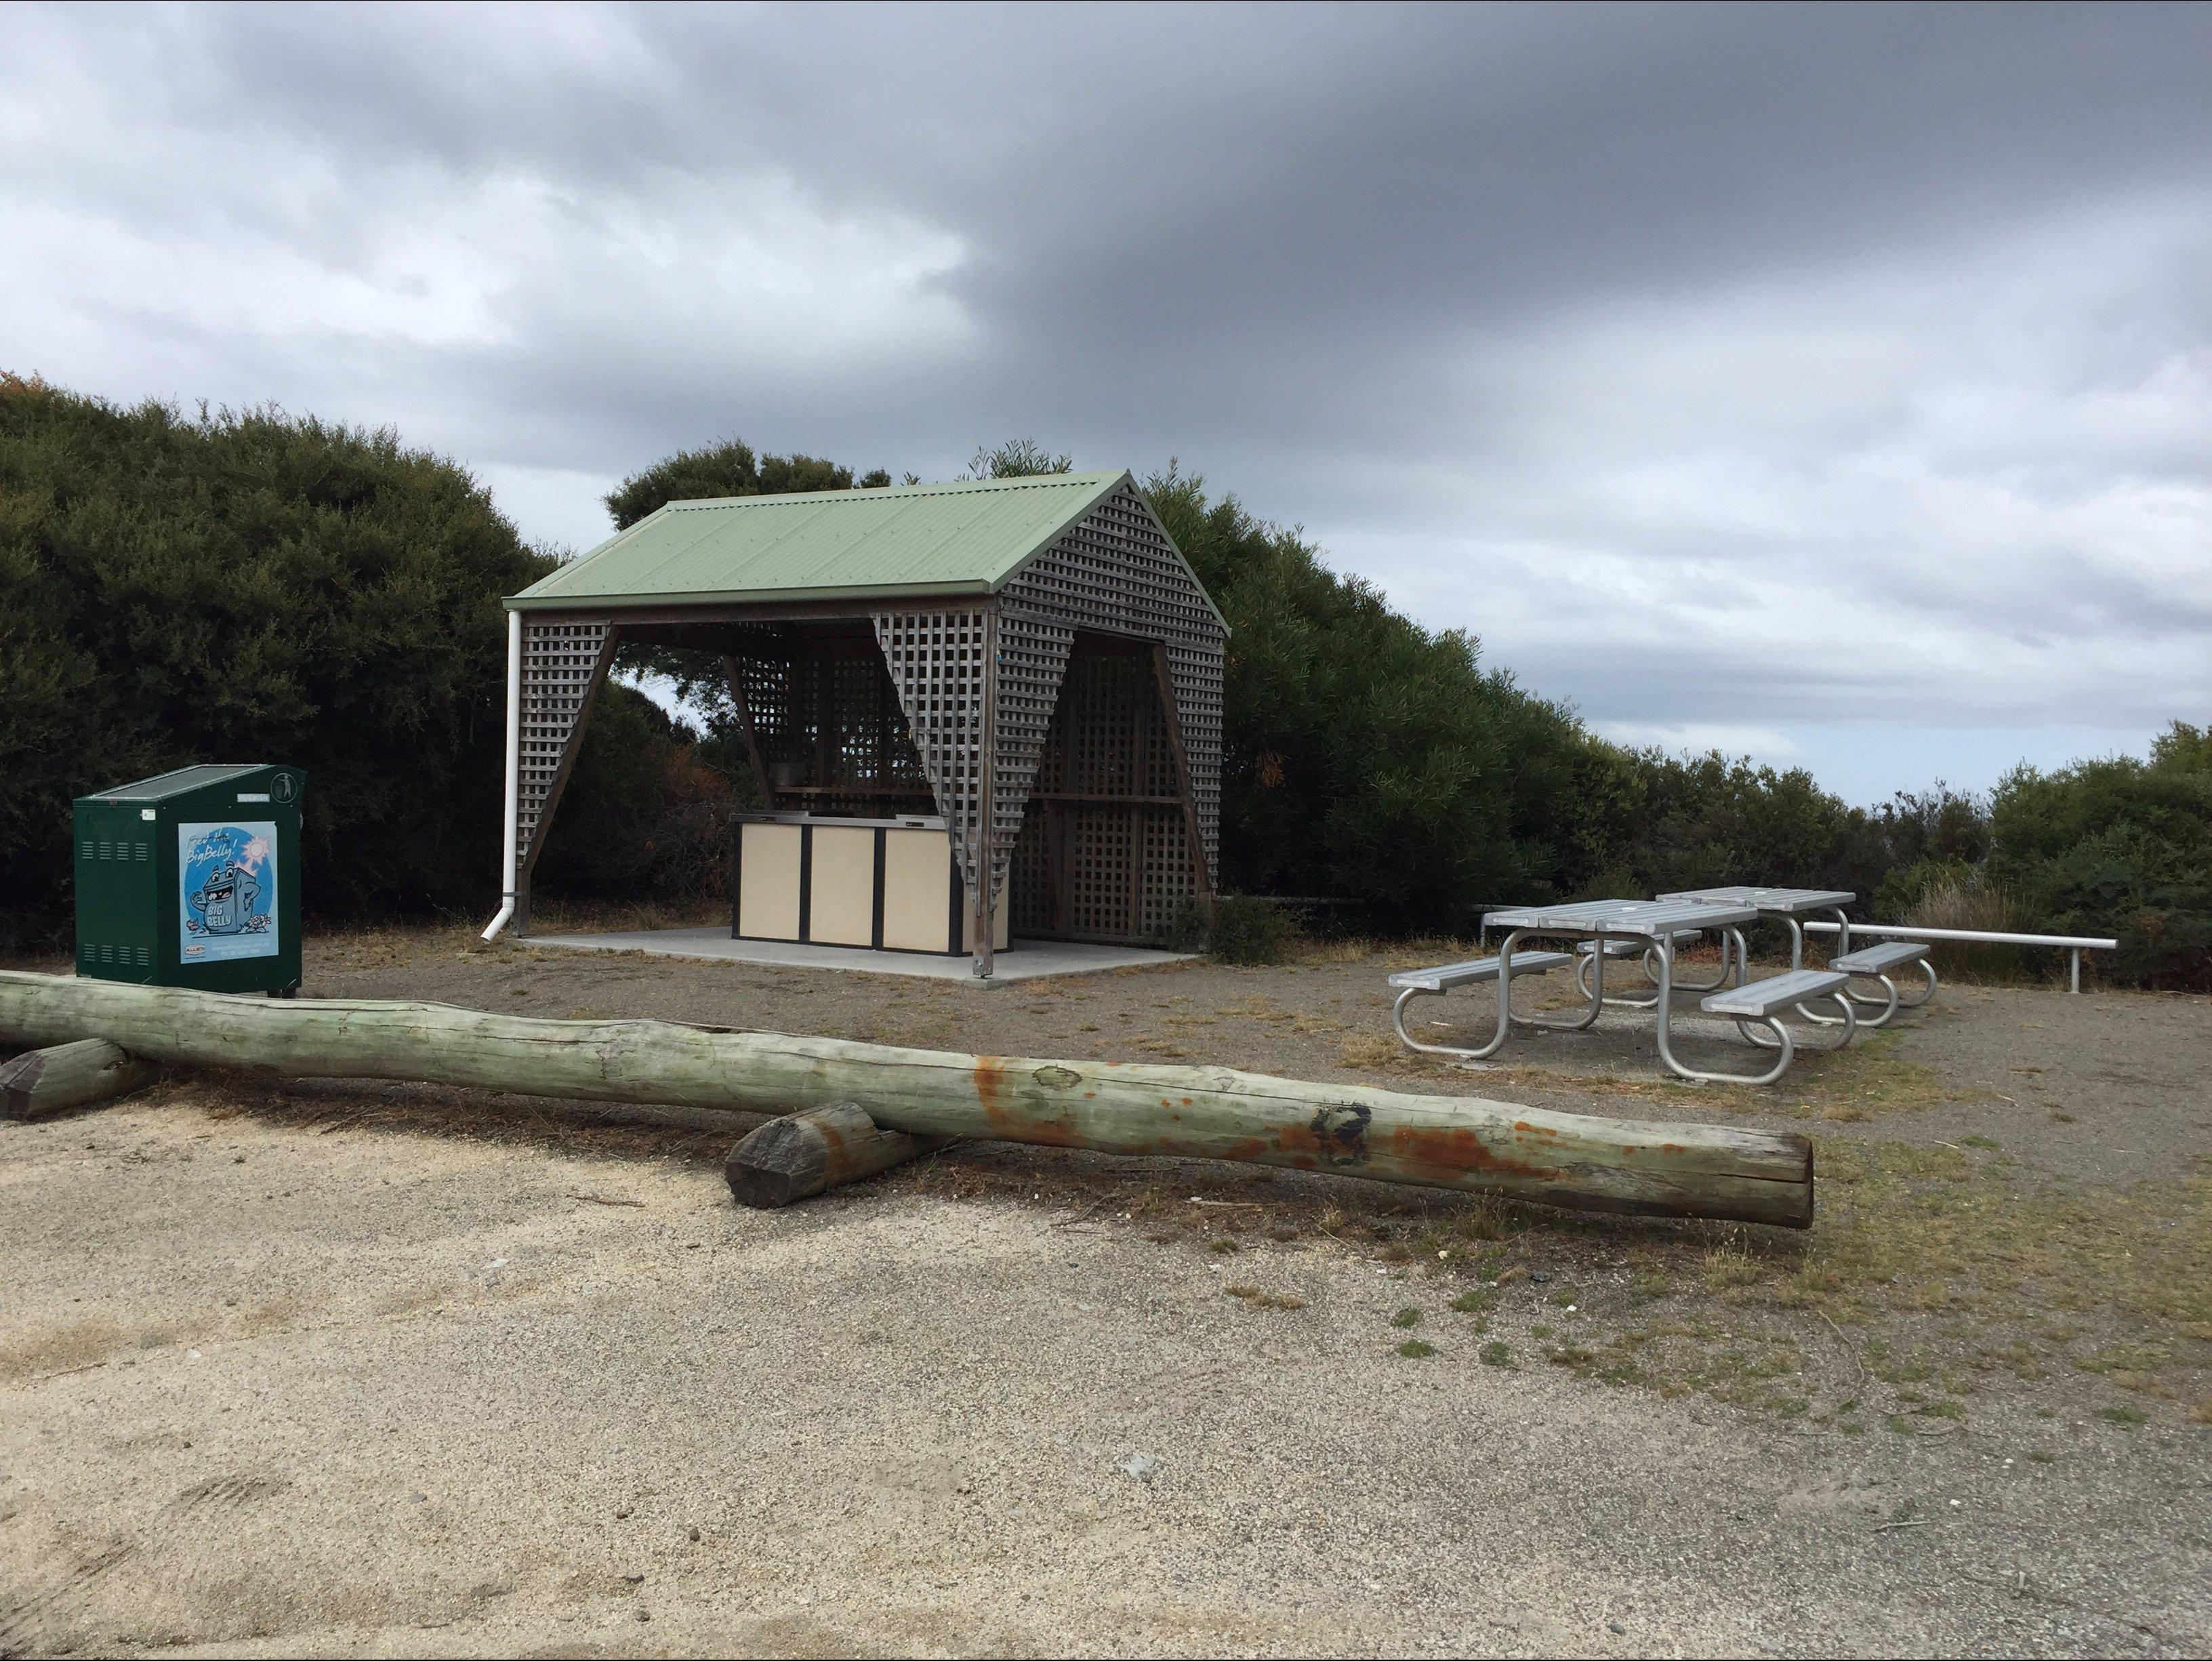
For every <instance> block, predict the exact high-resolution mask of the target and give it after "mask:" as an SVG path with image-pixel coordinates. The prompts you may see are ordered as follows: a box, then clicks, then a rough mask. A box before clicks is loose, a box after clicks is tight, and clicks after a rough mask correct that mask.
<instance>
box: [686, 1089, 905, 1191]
mask: <svg viewBox="0 0 2212 1661" xmlns="http://www.w3.org/2000/svg"><path fill="white" fill-rule="evenodd" d="M936 1146H938V1142H937V1139H935V1138H934V1137H928V1136H909V1135H907V1134H906V1133H905V1132H904V1131H902V1130H885V1129H883V1128H882V1127H880V1126H879V1125H878V1124H877V1123H876V1122H875V1121H874V1120H873V1119H872V1118H870V1117H869V1116H868V1115H867V1111H866V1109H864V1108H862V1107H861V1106H860V1104H858V1103H855V1102H833V1103H832V1104H830V1105H829V1106H828V1107H812V1108H809V1109H807V1110H806V1111H805V1112H804V1113H793V1114H789V1115H787V1116H785V1117H783V1118H781V1119H771V1120H769V1122H768V1123H766V1124H764V1125H763V1126H762V1127H761V1128H760V1129H758V1130H756V1131H754V1132H753V1133H752V1134H751V1135H749V1136H747V1137H746V1138H745V1139H744V1141H741V1142H739V1143H738V1145H737V1146H736V1147H733V1148H732V1149H731V1150H730V1157H729V1159H728V1161H727V1163H726V1164H725V1165H723V1167H722V1175H723V1176H724V1177H726V1178H727V1179H728V1182H729V1184H730V1192H731V1193H732V1195H734V1196H736V1198H737V1201H738V1204H739V1205H749V1206H752V1207H755V1208H757V1209H759V1210H763V1211H774V1210H776V1209H777V1208H781V1207H783V1206H787V1205H789V1204H791V1202H793V1201H794V1200H808V1199H811V1198H813V1196H816V1195H817V1194H821V1193H824V1192H826V1191H828V1190H829V1189H833V1188H842V1187H843V1186H844V1185H845V1184H846V1183H857V1182H859V1181H860V1179H861V1178H862V1177H872V1176H874V1175H875V1174H876V1173H877V1172H878V1171H888V1170H890V1168H891V1167H892V1166H893V1165H903V1164H905V1163H906V1161H908V1159H913V1158H914V1157H915V1155H916V1154H917V1153H925V1152H927V1150H928V1149H930V1148H931V1147H936Z"/></svg>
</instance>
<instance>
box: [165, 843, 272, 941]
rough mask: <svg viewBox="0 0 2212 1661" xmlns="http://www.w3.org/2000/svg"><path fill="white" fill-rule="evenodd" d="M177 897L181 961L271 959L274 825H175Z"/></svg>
mask: <svg viewBox="0 0 2212 1661" xmlns="http://www.w3.org/2000/svg"><path fill="white" fill-rule="evenodd" d="M177 899H178V904H179V922H180V923H181V927H179V929H178V930H177V945H178V957H179V960H180V961H182V962H185V963H220V962H222V961H223V960H224V959H225V958H273V957H275V956H276V951H277V939H276V935H277V930H276V825H275V824H271V823H270V822H269V821H267V820H258V821H249V822H247V823H246V824H180V825H179V826H178V827H177Z"/></svg>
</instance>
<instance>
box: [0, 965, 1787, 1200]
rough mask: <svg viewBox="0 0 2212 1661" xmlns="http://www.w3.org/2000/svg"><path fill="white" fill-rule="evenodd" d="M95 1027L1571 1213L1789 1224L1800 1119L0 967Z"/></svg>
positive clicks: (464, 1077)
mask: <svg viewBox="0 0 2212 1661" xmlns="http://www.w3.org/2000/svg"><path fill="white" fill-rule="evenodd" d="M83 1037H105V1038H107V1039H109V1040H110V1041H111V1042H113V1043H119V1044H121V1045H122V1046H123V1047H124V1048H125V1049H126V1050H130V1051H131V1052H132V1053H133V1054H134V1055H137V1056H143V1057H144V1058H146V1059H148V1060H151V1061H160V1062H184V1063H189V1064H191V1065H195V1066H201V1067H222V1068H241V1069H246V1070H249V1071H256V1072H262V1073H274V1074H289V1075H293V1076H299V1077H319V1078H343V1077H367V1078H381V1079H413V1080H422V1081H424V1082H428V1083H433V1084H445V1085H457V1086H471V1087H476V1088H480V1089H485V1090H503V1091H520V1092H527V1093H530V1094H534V1095H541V1096H556V1097H568V1098H576V1099H580V1100H586V1101H635V1102H661V1103H669V1104H678V1105H687V1106H694V1107H705V1108H723V1109H734V1110H747V1111H752V1112H763V1113H778V1114H781V1113H792V1112H798V1111H801V1110H805V1109H807V1108H813V1107H827V1106H829V1105H830V1104H833V1103H836V1102H842V1101H852V1100H859V1101H865V1102H866V1103H867V1104H868V1113H869V1116H870V1117H871V1118H872V1119H873V1120H874V1121H875V1123H877V1124H878V1125H880V1126H882V1127H884V1128H885V1129H891V1130H902V1131H905V1132H907V1133H908V1134H909V1135H917V1136H971V1137H983V1138H988V1139H996V1140H999V1141H1014V1142H1030V1143H1036V1144H1039V1145H1042V1146H1045V1147H1082V1148H1091V1149H1094V1150H1096V1151H1097V1152H1100V1153H1127V1154H1177V1155H1182V1156H1186V1157H1191V1158H1198V1159H1242V1160H1249V1161H1250V1162H1252V1163H1254V1164H1257V1165H1279V1166H1286V1167H1289V1168H1291V1169H1293V1170H1298V1171H1328V1172H1331V1173H1334V1174H1335V1175H1338V1176H1344V1177H1364V1178H1369V1179H1371V1180H1374V1181H1377V1182H1390V1183H1417V1184H1420V1185H1422V1186H1425V1187H1431V1188H1448V1189H1463V1190H1469V1191H1476V1192H1487V1193H1496V1194H1505V1195H1510V1196H1513V1197H1515V1198H1517V1199H1523V1200H1534V1201H1539V1202H1543V1203H1546V1204H1549V1205H1559V1206H1570V1207H1575V1208H1581V1209H1584V1210H1594V1211H1616V1212H1633V1213H1640V1214H1649V1215H1656V1216H1681V1217H1717V1218H1729V1219H1734V1220H1740V1221H1744V1222H1756V1223H1772V1224H1777V1225H1779V1226H1784V1227H1790V1228H1804V1227H1807V1226H1810V1224H1811V1222H1812V1220H1813V1151H1812V1145H1811V1143H1809V1142H1808V1141H1806V1139H1805V1138H1804V1137H1802V1136H1798V1135H1787V1134H1779V1133H1773V1132H1767V1131H1760V1130H1747V1129H1736V1128H1735V1127H1731V1126H1723V1125H1698V1124H1667V1123H1644V1122H1639V1121H1635V1120H1627V1119H1607V1118H1598V1117H1595V1116H1585V1115H1580V1114H1572V1113H1557V1112H1551V1111H1547V1110H1544V1109H1541V1108H1529V1107H1517V1106H1515V1105H1514V1104H1510V1103H1508V1102H1494V1101H1486V1100H1483V1099H1481V1098H1474V1097H1464V1096H1413V1095H1404V1094H1400V1093H1398V1092H1394V1091H1388V1090H1379V1089H1376V1088H1373V1087H1371V1086H1361V1085H1319V1084H1306V1083H1304V1082H1301V1081H1300V1080H1295V1079H1277V1078H1270V1077H1268V1076H1267V1075H1265V1074H1253V1073H1239V1072H1235V1071H1232V1070H1231V1069H1230V1068H1217V1067H1155V1066H1146V1065H1139V1064H1133V1063H1122V1062H1072V1061H1040V1060H1030V1059H1022V1058H1016V1057H1011V1056H963V1055H957V1054H952V1053H950V1052H947V1051H943V1050H903V1049H893V1048H890V1047H889V1046H885V1045H881V1044H867V1043H848V1042H846V1041H844V1040H842V1039H836V1038H805V1037H790V1036H787V1035H786V1034H783V1033H777V1032H748V1031H738V1030H735V1029H732V1028H727V1027H705V1026H680V1025H673V1024H671V1023H669V1022H665V1021H622V1020H593V1021H550V1020H538V1019H531V1018H529V1017H526V1016H518V1015H497V1014H492V1013H488V1012H486V1011H483V1010H477V1009H460V1008H455V1007H452V1006H450V1005H447V1004H432V1003H400V1002H382V1001H363V1000H354V999H319V1000H312V1001H311V1000H308V999H305V998H302V999H300V1000H299V1001H295V1002H283V1001H270V1000H265V999H248V998H229V997H225V996H223V995H221V994H219V993H211V992H194V991H188V990H185V989H181V988H177V987H160V986H131V985H127V984H125V983H121V982H117V981H100V980H89V979H88V980H77V979H74V978H71V977H62V976H52V975H35V974H29V973H26V972H23V971H20V970H0V1043H8V1042H14V1043H27V1044H52V1043H67V1042H69V1041H70V1040H72V1039H76V1038H83Z"/></svg>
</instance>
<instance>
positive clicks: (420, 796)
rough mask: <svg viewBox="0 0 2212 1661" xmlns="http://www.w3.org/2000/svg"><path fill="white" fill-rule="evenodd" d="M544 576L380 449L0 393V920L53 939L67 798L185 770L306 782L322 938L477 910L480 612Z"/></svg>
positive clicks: (490, 628)
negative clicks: (272, 774)
mask: <svg viewBox="0 0 2212 1661" xmlns="http://www.w3.org/2000/svg"><path fill="white" fill-rule="evenodd" d="M552 563H553V562H552V560H551V559H550V557H548V556H545V555H543V554H540V553H536V552H533V551H532V550H530V549H529V548H527V547H526V546H524V545H523V543H522V540H521V538H520V537H519V536H517V534H516V533H515V530H514V527H513V526H512V525H510V524H509V523H508V522H507V520H506V519H505V518H503V517H502V516H501V514H500V513H499V512H498V510H497V509H496V508H494V507H493V505H492V502H491V498H490V496H489V493H488V492H486V490H484V489H483V486H482V485H481V484H477V481H476V480H475V479H473V478H471V477H470V476H469V475H468V473H466V472H464V471H463V470H462V469H461V468H459V467H457V466H455V465H453V463H452V462H450V461H447V460H445V459H441V458H439V457H436V456H433V455H428V454H425V453H422V452H421V451H416V450H410V449H408V448H406V447H404V446H403V445H402V444H401V443H400V442H399V441H398V438H397V437H396V436H395V435H393V434H392V433H391V432H390V431H379V432H364V431H360V430H358V429H351V428H347V427H343V426H338V425H334V424H331V423H325V422H321V421H317V420H315V419H313V417H293V416H288V415H286V414H284V413H283V411H277V410H274V409H261V410H249V411H244V412H237V413H234V412H232V411H216V412H212V413H210V412H209V411H206V410H204V409H203V410H201V411H198V412H197V413H196V414H185V413H182V412H180V411H178V410H176V409H175V408H173V407H171V406H168V405H160V404H143V405H138V406H137V407H136V408H132V409H123V408H118V407H117V406H116V405H111V404H108V403H106V402H104V401H103V400H100V399H93V398H85V397H81V396H78V395H76V394H73V393H70V392H62V391H59V390H57V389H55V388H53V387H51V386H46V384H45V383H43V382H40V381H38V380H25V379H22V378H21V377H16V376H6V377H0V778H5V779H6V780H7V781H8V788H7V789H6V790H4V791H0V866H4V867H6V869H7V870H8V872H9V879H10V880H9V887H10V889H11V902H10V904H9V906H8V907H7V908H4V910H5V912H6V914H7V918H8V922H7V924H6V925H5V926H8V927H10V928H13V929H14V930H15V931H16V932H31V933H45V932H47V931H50V930H52V928H55V927H56V926H57V925H58V921H59V920H60V919H63V918H65V917H66V915H67V910H68V905H69V899H68V896H69V891H70V886H69V884H70V839H69V833H68V828H67V827H68V825H69V823H70V800H71V799H72V798H73V797H76V796H77V795H81V794H85V793H87V792H89V791H93V790H97V789H101V788H106V787H109V786H112V785H116V784H121V783H125V782H129V781H131V780H133V779H137V778H141V777H144V776H149V775H151V774H155V773H160V772H162V771H165V770H168V769H171V768H174V767H180V766H184V765H186V764H191V763H196V762H261V761H268V762H286V763H290V764H295V765H297V766H300V767H303V768H305V769H306V770H307V775H308V794H307V799H306V806H305V844H304V847H303V849H302V854H303V857H304V858H305V860H306V861H307V865H308V867H309V869H310V871H311V872H312V873H313V874H312V877H311V879H310V881H309V885H308V887H307V891H306V892H307V898H308V902H309V904H310V907H311V909H312V910H316V911H319V912H320V913H321V914H322V915H324V916H329V915H331V914H333V913H338V914H361V913H367V912H371V911H382V910H403V911H419V910H423V909H424V908H426V907H434V906H456V905H463V904H466V905H471V906H474V905H477V904H481V902H482V899H483V894H484V891H485V889H486V885H487V884H488V883H489V882H491V881H492V880H493V879H494V876H495V873H496V871H497V869H498V843H499V834H498V823H499V793H500V757H501V748H502V732H503V725H502V723H503V715H502V707H501V706H502V700H503V697H504V692H505V663H506V624H505V622H504V620H503V618H502V617H501V608H500V598H501V595H503V594H507V593H513V592H514V591H515V590H516V589H518V588H520V587H524V586H526V585H527V584H528V583H530V582H532V581H535V580H536V579H537V578H538V577H539V576H541V575H544V573H545V572H546V571H547V570H549V569H551V566H552Z"/></svg>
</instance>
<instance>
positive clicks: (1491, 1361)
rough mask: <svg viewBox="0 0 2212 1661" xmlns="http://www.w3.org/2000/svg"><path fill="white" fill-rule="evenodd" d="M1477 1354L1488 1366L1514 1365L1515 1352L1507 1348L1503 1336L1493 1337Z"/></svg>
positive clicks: (1484, 1364)
mask: <svg viewBox="0 0 2212 1661" xmlns="http://www.w3.org/2000/svg"><path fill="white" fill-rule="evenodd" d="M1477 1355H1478V1357H1479V1359H1480V1360H1481V1362H1482V1364H1483V1366H1486V1367H1510V1366H1512V1365H1513V1352H1512V1351H1511V1350H1510V1349H1508V1348H1506V1346H1505V1341H1504V1339H1503V1338H1492V1340H1491V1341H1490V1342H1488V1343H1486V1344H1485V1345H1484V1346H1483V1347H1482V1348H1481V1349H1480V1351H1478V1352H1477Z"/></svg>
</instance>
